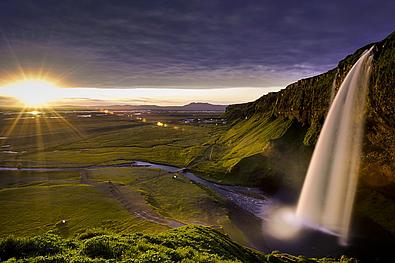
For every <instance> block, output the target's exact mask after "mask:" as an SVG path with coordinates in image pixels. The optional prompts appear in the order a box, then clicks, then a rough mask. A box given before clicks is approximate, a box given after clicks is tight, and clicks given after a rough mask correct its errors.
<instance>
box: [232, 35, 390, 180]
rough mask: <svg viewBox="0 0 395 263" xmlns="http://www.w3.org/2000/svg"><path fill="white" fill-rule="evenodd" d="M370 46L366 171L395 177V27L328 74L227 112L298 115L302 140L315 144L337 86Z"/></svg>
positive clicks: (234, 119)
mask: <svg viewBox="0 0 395 263" xmlns="http://www.w3.org/2000/svg"><path fill="white" fill-rule="evenodd" d="M372 45H375V49H374V58H373V68H372V74H371V78H370V84H369V95H368V102H367V118H366V124H367V125H366V133H365V140H364V155H363V158H364V163H366V165H365V166H366V167H367V164H369V165H368V166H369V169H363V170H362V172H363V173H364V171H365V172H366V171H367V170H368V171H369V174H370V176H371V174H372V173H373V174H377V175H378V176H380V175H381V176H384V175H385V176H386V177H388V176H389V178H390V179H391V181H392V180H395V32H394V33H392V34H391V35H389V36H388V37H387V38H386V39H384V40H383V41H380V42H378V43H374V44H369V45H367V46H365V47H362V48H360V49H358V50H357V51H356V52H355V53H354V54H352V55H349V56H347V57H346V58H345V59H343V60H342V61H340V62H339V64H338V66H337V67H336V68H335V69H332V70H330V71H328V72H326V73H323V74H321V75H318V76H315V77H312V78H308V79H302V80H300V81H298V82H295V83H293V84H291V85H289V86H288V87H286V88H285V89H284V90H281V91H279V92H275V93H269V94H267V95H265V96H263V97H261V98H259V99H258V100H256V101H254V102H250V103H245V104H238V105H230V106H229V107H228V108H227V109H226V116H227V118H228V119H229V121H230V122H231V123H232V122H233V123H237V122H239V121H242V120H244V119H246V118H249V117H251V116H253V115H254V114H260V115H262V114H269V115H270V116H271V117H272V118H273V119H276V118H279V117H282V118H284V117H285V118H290V119H294V120H296V121H297V122H298V123H300V124H301V126H302V127H304V129H303V130H301V132H304V133H305V135H304V140H303V143H304V144H305V145H314V144H315V143H316V141H317V138H318V135H319V132H320V130H321V127H322V124H323V122H324V120H325V116H326V114H327V112H328V109H329V105H330V101H331V97H332V96H331V94H332V89H333V86H334V91H335V92H337V90H338V89H339V87H340V85H341V83H342V81H343V80H344V78H345V77H346V75H347V73H348V71H349V70H350V69H351V67H352V66H353V64H354V63H355V62H356V61H357V60H358V58H359V57H360V56H361V54H362V53H363V51H365V50H367V49H368V48H369V47H371V46H372ZM306 130H307V132H306ZM383 167H385V169H383Z"/></svg>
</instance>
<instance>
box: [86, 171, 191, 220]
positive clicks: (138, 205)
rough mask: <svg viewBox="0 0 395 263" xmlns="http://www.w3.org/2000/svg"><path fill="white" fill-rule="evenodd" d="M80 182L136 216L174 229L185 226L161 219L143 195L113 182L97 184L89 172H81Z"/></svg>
mask: <svg viewBox="0 0 395 263" xmlns="http://www.w3.org/2000/svg"><path fill="white" fill-rule="evenodd" d="M80 182H81V183H82V184H88V185H91V186H93V187H95V188H97V189H98V190H99V191H101V192H102V193H104V194H105V195H107V196H108V197H110V198H112V199H114V200H116V201H118V203H119V204H120V205H121V206H122V207H123V208H125V209H126V210H127V211H128V212H129V213H130V214H132V215H134V216H137V217H139V218H142V219H144V220H147V221H150V222H153V223H156V224H160V225H166V226H169V227H172V228H175V227H179V226H182V225H184V224H182V223H180V222H178V221H175V220H171V219H167V218H164V217H161V216H160V215H159V214H158V213H156V212H155V211H154V210H152V209H151V208H150V207H149V206H148V205H147V204H146V202H145V199H144V196H143V195H142V194H141V193H137V192H134V191H132V190H130V189H129V188H128V187H127V186H124V185H116V184H114V183H112V182H111V181H109V182H96V181H94V180H90V179H89V172H88V171H87V170H82V171H80Z"/></svg>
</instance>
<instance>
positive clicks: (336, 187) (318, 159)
mask: <svg viewBox="0 0 395 263" xmlns="http://www.w3.org/2000/svg"><path fill="white" fill-rule="evenodd" d="M372 49H373V47H372V48H370V49H369V50H368V51H365V52H364V53H363V54H362V55H361V57H360V58H359V59H358V61H357V62H356V63H355V64H354V65H353V67H352V68H351V70H350V71H349V73H348V74H347V76H346V78H345V79H344V81H343V82H342V84H341V86H340V88H339V91H338V93H337V95H336V96H335V98H334V100H333V102H332V104H331V106H330V109H329V112H328V115H327V117H326V120H325V123H324V126H323V128H322V130H321V133H320V136H319V138H318V141H317V144H316V147H315V150H314V153H313V156H312V159H311V161H310V165H309V168H308V170H307V175H306V179H305V182H304V185H303V189H302V193H301V195H300V198H299V202H298V206H297V209H296V216H297V218H298V219H300V220H301V221H303V223H304V224H305V225H307V226H310V227H313V228H319V229H324V230H326V231H328V232H330V233H333V234H336V235H338V236H339V241H340V243H341V244H347V240H348V235H349V225H350V220H351V212H352V207H353V203H354V197H355V192H356V186H357V182H358V173H359V163H360V153H361V144H362V137H363V128H364V112H365V102H366V95H367V91H368V82H369V75H370V72H371V61H372V57H373V56H372Z"/></svg>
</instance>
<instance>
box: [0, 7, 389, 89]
mask: <svg viewBox="0 0 395 263" xmlns="http://www.w3.org/2000/svg"><path fill="white" fill-rule="evenodd" d="M394 8H395V6H394V4H393V3H392V2H391V1H373V0H372V1H367V0H360V1H325V2H324V1H292V0H290V1H281V0H277V1H226V0H224V1H146V0H145V1H102V0H90V1H88V0H85V1H84V0H79V1H71V0H70V1H53V0H47V1H44V0H36V1H28V0H27V1H22V0H12V1H7V0H6V1H4V0H3V1H0V28H1V34H2V36H1V39H0V52H1V53H0V74H1V77H3V78H4V77H6V76H8V75H10V74H12V73H14V72H15V68H16V67H17V65H18V63H19V64H20V65H21V66H22V68H23V69H24V70H25V71H29V70H31V71H37V69H38V68H40V67H43V68H44V70H45V71H50V72H51V73H52V74H55V75H56V76H58V77H59V76H61V77H64V78H65V80H66V82H67V83H69V84H70V85H74V86H87V87H92V86H93V87H141V86H152V87H201V88H210V87H228V86H229V87H230V86H262V87H265V86H279V85H285V84H286V83H288V82H290V81H293V80H296V79H298V78H301V77H305V76H310V75H314V74H317V73H319V72H323V71H325V70H328V69H330V68H331V67H334V66H335V65H336V63H337V62H338V61H339V60H340V59H342V58H343V57H344V56H346V55H347V54H349V53H351V52H352V51H354V50H355V49H357V48H359V47H361V46H363V45H365V44H367V43H369V42H373V41H377V40H380V39H382V38H384V37H385V36H386V35H387V34H389V33H391V32H392V31H393V30H394V28H395V19H394V16H393V10H394ZM17 61H18V63H17Z"/></svg>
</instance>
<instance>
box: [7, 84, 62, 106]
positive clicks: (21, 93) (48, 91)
mask: <svg viewBox="0 0 395 263" xmlns="http://www.w3.org/2000/svg"><path fill="white" fill-rule="evenodd" d="M1 93H2V94H4V95H8V96H10V97H14V98H16V99H17V100H18V101H20V102H21V103H23V104H24V105H25V106H26V107H45V106H47V105H48V103H50V102H52V101H56V100H58V99H60V89H59V87H57V86H56V85H55V84H54V83H51V82H49V81H46V80H41V79H24V80H21V81H16V82H13V83H11V84H9V85H7V86H5V87H4V88H3V89H1Z"/></svg>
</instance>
